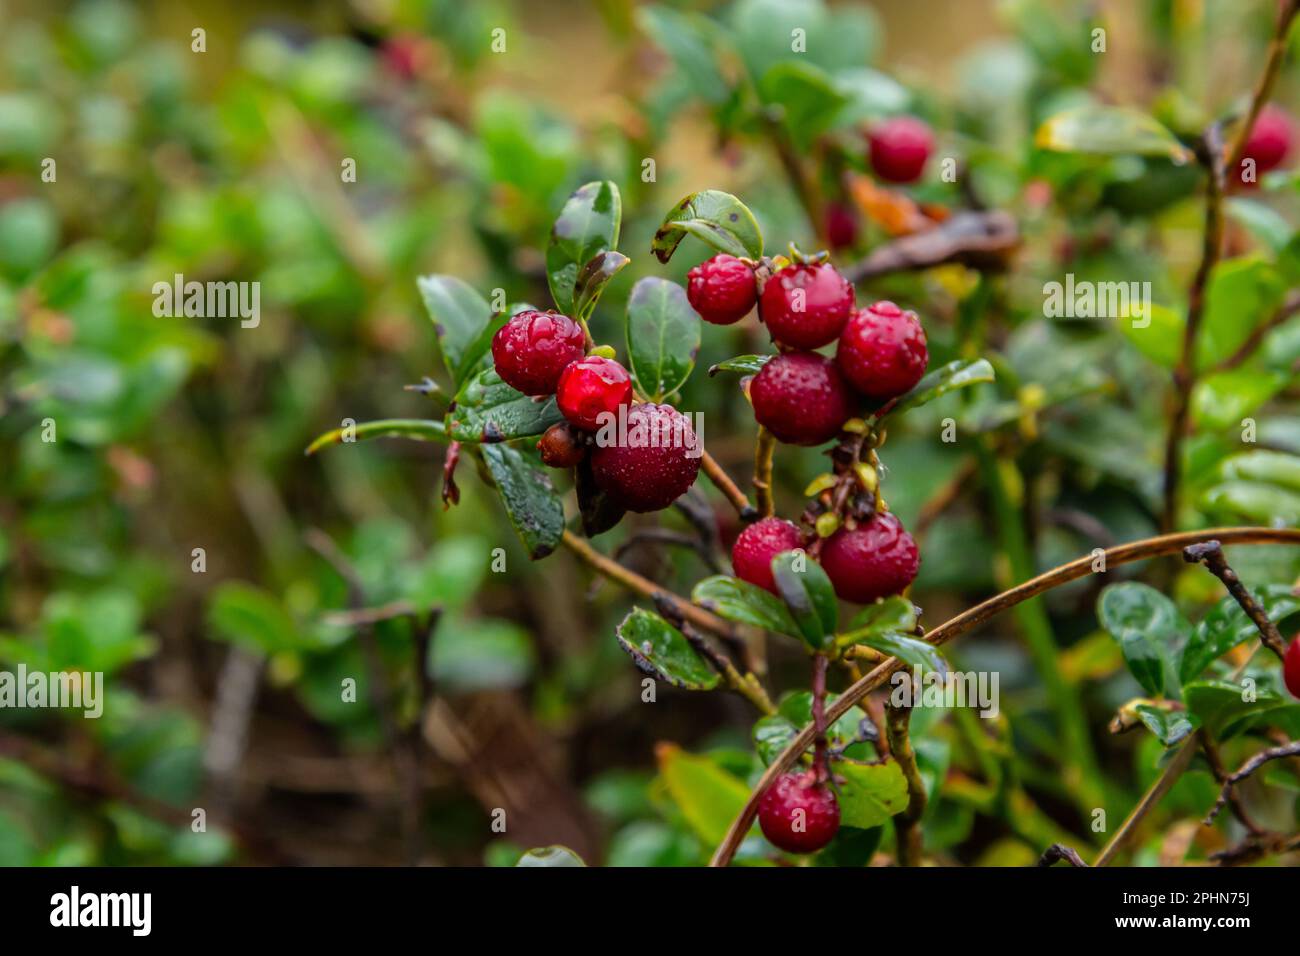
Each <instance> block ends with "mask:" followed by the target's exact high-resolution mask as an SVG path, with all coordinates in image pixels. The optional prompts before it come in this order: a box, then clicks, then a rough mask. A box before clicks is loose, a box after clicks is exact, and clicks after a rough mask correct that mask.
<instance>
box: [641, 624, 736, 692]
mask: <svg viewBox="0 0 1300 956" xmlns="http://www.w3.org/2000/svg"><path fill="white" fill-rule="evenodd" d="M617 636H618V643H619V646H620V647H622V648H623V650H625V651H627V653H628V654H629V655H631V657H632V660H633V661H634V662H635V663H636V666H637V667H638V668H639V669H640V670H641V671H642V673H645V674H649V675H651V676H652V677H657V678H659V679H660V680H664V681H667V682H668V683H670V684H672V685H673V686H674V687H680V688H681V689H683V690H712V689H713V688H715V687H717V686H718V681H719V680H720V678H719V676H718V672H717V671H715V670H714V669H713V668H712V667H710V666H709V663H708V661H706V660H705V659H704V658H703V657H701V656H700V654H699V652H698V651H696V650H695V648H693V647H691V644H690V642H689V641H688V640H686V637H685V635H683V634H682V632H681V631H679V630H677V628H675V627H673V626H672V625H671V624H670V623H668V621H666V620H665V619H664V618H662V617H660V616H659V615H658V614H655V613H653V612H652V611H644V610H642V609H641V608H639V607H638V608H633V609H632V611H631V613H629V614H628V616H627V617H625V618H623V622H622V623H621V624H619V626H618V632H617Z"/></svg>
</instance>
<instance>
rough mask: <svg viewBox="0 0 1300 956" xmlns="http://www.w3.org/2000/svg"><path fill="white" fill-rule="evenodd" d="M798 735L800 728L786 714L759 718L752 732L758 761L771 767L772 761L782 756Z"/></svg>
mask: <svg viewBox="0 0 1300 956" xmlns="http://www.w3.org/2000/svg"><path fill="white" fill-rule="evenodd" d="M798 733H799V728H798V727H796V726H795V724H794V721H792V720H790V718H789V717H786V716H785V715H784V714H768V715H767V716H766V717H761V718H759V720H758V721H757V722H756V723H755V724H754V729H753V730H752V731H751V737H752V738H753V741H754V750H755V751H756V752H757V753H758V759H759V760H761V761H763V765H764V766H771V764H772V761H773V760H775V759H776V758H777V757H779V756H781V753H782V752H783V751H784V750H785V748H786V747H788V746H789V745H790V741H792V740H794V738H795V736H796V735H797V734H798Z"/></svg>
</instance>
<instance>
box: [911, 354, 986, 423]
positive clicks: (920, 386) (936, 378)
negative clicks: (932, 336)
mask: <svg viewBox="0 0 1300 956" xmlns="http://www.w3.org/2000/svg"><path fill="white" fill-rule="evenodd" d="M993 378H994V375H993V366H992V365H990V364H989V361H988V359H975V360H974V361H972V362H968V361H965V360H963V359H958V360H956V361H954V362H949V363H948V364H947V365H945V366H943V367H942V368H937V369H935V370H934V371H932V372H929V373H927V374H926V375H925V377H924V378H922V379H921V381H919V382H917V383H916V387H915V388H913V389H912V390H911V391H910V392H908V393H907V394H906V395H904V396H903V397H902V398H900V399H899V400H898V404H897V405H895V406H894V407H893V408H891V409H890V410H889V414H890V415H898V414H900V413H901V412H905V411H908V410H910V409H913V408H919V407H920V406H922V405H925V404H926V403H928V402H932V401H934V400H935V399H936V398H939V397H940V396H941V395H947V394H948V393H949V392H951V391H954V390H956V389H959V388H965V387H967V386H968V385H977V384H979V383H981V382H991V381H993Z"/></svg>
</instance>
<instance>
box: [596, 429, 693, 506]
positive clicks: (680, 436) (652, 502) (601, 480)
mask: <svg viewBox="0 0 1300 956" xmlns="http://www.w3.org/2000/svg"><path fill="white" fill-rule="evenodd" d="M606 431H607V430H606V429H602V430H601V431H600V433H598V434H597V435H596V447H595V448H594V449H592V452H591V471H592V475H593V476H594V477H595V479H596V485H597V486H598V487H599V488H600V490H601V491H603V492H605V494H607V495H609V496H610V498H612V499H613V500H614V501H615V502H616V503H617V504H619V505H622V506H623V507H624V508H626V509H627V510H628V511H636V512H646V511H660V510H662V509H664V508H667V507H668V506H669V505H670V504H672V503H673V502H674V501H676V500H677V499H678V498H680V497H681V496H682V495H684V494H686V492H687V490H688V489H689V488H690V487H691V485H693V484H694V483H695V476H696V475H697V474H699V471H700V458H699V453H700V448H699V443H698V439H697V438H696V437H695V431H694V430H693V429H692V428H691V423H690V419H688V418H687V417H686V416H685V415H683V414H682V413H681V412H679V411H678V410H677V409H675V408H673V407H672V406H671V405H652V404H644V405H633V406H632V407H631V408H630V409H629V410H628V412H627V429H626V434H622V432H623V429H622V428H621V427H620V428H617V429H613V430H612V431H613V432H615V435H614V437H613V440H606Z"/></svg>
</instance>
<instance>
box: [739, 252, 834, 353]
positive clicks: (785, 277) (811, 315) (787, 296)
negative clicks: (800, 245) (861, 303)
mask: <svg viewBox="0 0 1300 956" xmlns="http://www.w3.org/2000/svg"><path fill="white" fill-rule="evenodd" d="M852 311H853V286H851V285H850V284H849V282H848V280H847V279H845V278H844V277H843V276H842V275H840V274H839V272H838V271H836V269H835V267H834V266H833V265H831V264H830V263H829V262H822V263H817V264H811V263H797V264H795V265H792V266H787V267H786V268H784V269H782V270H780V271H779V272H777V273H776V274H775V275H773V276H772V277H771V278H770V279H768V280H767V284H766V285H765V286H763V294H762V296H760V297H759V300H758V313H759V315H760V316H762V319H763V321H764V322H765V323H766V324H767V330H768V331H769V332H770V333H771V334H772V338H773V339H774V340H775V341H777V342H780V343H781V344H782V345H788V346H789V347H791V348H796V349H816V348H821V346H823V345H825V344H826V343H828V342H832V341H834V339H835V337H836V336H837V335H839V334H840V330H842V329H843V328H844V323H845V322H847V321H848V319H849V313H850V312H852Z"/></svg>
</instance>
